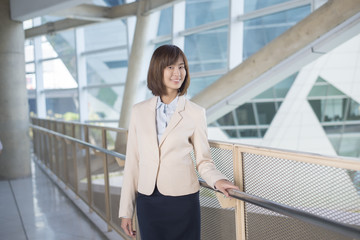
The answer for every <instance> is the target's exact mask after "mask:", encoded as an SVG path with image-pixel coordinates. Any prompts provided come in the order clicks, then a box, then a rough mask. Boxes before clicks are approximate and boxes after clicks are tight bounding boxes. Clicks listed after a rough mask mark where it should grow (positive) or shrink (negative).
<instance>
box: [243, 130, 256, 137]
mask: <svg viewBox="0 0 360 240" xmlns="http://www.w3.org/2000/svg"><path fill="white" fill-rule="evenodd" d="M240 135H241V137H247V138H249V137H259V136H258V130H257V129H245V130H240Z"/></svg>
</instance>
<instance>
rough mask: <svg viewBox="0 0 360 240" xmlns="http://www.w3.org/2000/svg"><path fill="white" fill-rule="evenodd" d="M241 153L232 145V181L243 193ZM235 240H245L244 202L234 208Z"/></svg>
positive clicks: (238, 201)
mask: <svg viewBox="0 0 360 240" xmlns="http://www.w3.org/2000/svg"><path fill="white" fill-rule="evenodd" d="M242 162H243V161H242V153H241V151H240V149H239V148H237V147H236V146H235V145H233V164H234V181H235V185H236V186H238V187H239V189H240V191H244V181H243V179H244V178H243V167H242V166H243V164H242ZM235 227H236V240H245V239H246V229H245V202H244V201H240V200H237V201H236V208H235Z"/></svg>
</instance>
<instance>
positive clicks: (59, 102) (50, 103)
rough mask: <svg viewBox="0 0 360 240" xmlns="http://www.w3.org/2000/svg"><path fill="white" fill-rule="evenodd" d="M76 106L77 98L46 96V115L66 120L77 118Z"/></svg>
mask: <svg viewBox="0 0 360 240" xmlns="http://www.w3.org/2000/svg"><path fill="white" fill-rule="evenodd" d="M78 106H79V104H78V102H77V98H73V97H62V98H46V115H47V116H48V117H51V118H58V119H64V120H67V121H71V120H72V121H75V120H79V108H78Z"/></svg>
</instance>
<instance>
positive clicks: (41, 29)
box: [25, 0, 182, 38]
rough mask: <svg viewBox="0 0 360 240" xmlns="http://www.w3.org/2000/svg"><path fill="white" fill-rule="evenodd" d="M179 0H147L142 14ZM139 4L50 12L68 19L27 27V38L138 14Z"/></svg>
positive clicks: (85, 7)
mask: <svg viewBox="0 0 360 240" xmlns="http://www.w3.org/2000/svg"><path fill="white" fill-rule="evenodd" d="M179 1H182V0H147V1H146V7H145V10H144V12H143V13H142V14H144V15H148V14H150V13H152V12H154V11H158V10H160V9H162V8H166V7H168V6H170V5H172V4H174V3H176V2H179ZM138 5H139V2H132V3H128V4H122V5H118V6H114V7H111V8H110V7H102V6H96V5H90V4H82V5H79V6H76V7H73V8H69V9H66V10H62V11H58V12H53V13H49V14H48V15H55V16H61V17H64V18H66V19H65V20H59V21H56V22H52V23H46V24H44V25H41V26H38V27H33V28H30V29H27V30H25V38H32V37H36V36H40V35H44V34H49V33H53V32H57V31H63V30H67V29H71V28H74V27H80V26H85V25H88V24H93V23H97V22H101V21H108V20H111V19H117V18H125V17H130V16H136V14H137V11H138Z"/></svg>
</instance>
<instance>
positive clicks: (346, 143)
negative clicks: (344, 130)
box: [338, 135, 360, 157]
mask: <svg viewBox="0 0 360 240" xmlns="http://www.w3.org/2000/svg"><path fill="white" fill-rule="evenodd" d="M359 146H360V136H359V135H358V136H351V135H343V136H342V139H341V142H340V147H339V152H338V154H339V155H340V156H347V157H358V156H359Z"/></svg>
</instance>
